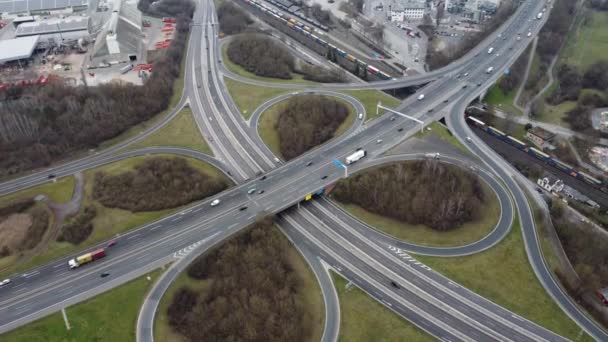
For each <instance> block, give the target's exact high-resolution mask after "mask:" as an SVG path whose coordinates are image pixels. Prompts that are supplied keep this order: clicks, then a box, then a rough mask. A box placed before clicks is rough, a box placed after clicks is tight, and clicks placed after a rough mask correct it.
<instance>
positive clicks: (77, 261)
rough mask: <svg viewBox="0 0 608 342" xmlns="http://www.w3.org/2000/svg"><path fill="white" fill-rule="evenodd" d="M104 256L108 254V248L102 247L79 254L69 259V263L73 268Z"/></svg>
mask: <svg viewBox="0 0 608 342" xmlns="http://www.w3.org/2000/svg"><path fill="white" fill-rule="evenodd" d="M104 256H106V250H105V249H104V248H100V249H97V250H94V251H92V252H90V253H86V254H83V255H80V256H77V257H75V258H74V259H70V261H68V265H69V266H70V268H72V269H73V268H77V267H80V266H81V265H84V264H88V263H89V262H91V261H95V260H97V259H101V258H103V257H104Z"/></svg>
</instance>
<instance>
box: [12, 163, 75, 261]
mask: <svg viewBox="0 0 608 342" xmlns="http://www.w3.org/2000/svg"><path fill="white" fill-rule="evenodd" d="M74 179H75V184H74V192H73V193H72V199H70V201H69V202H66V203H55V202H52V201H50V200H49V199H48V198H47V197H44V198H43V199H42V201H43V202H45V203H46V205H47V206H48V207H49V209H50V210H51V211H52V213H53V215H52V218H51V219H50V222H49V224H50V228H49V229H47V231H46V233H45V234H44V236H43V237H42V239H41V240H40V243H38V245H36V247H34V248H33V249H31V250H28V251H24V252H22V254H21V255H19V258H18V259H17V260H16V261H15V263H14V264H20V263H24V262H27V261H29V260H30V259H32V258H33V257H34V256H36V255H38V254H40V253H42V252H43V251H45V250H46V248H47V246H48V244H49V243H50V242H52V241H54V240H56V239H57V236H59V232H60V231H61V226H62V225H63V221H64V220H65V218H66V217H68V216H70V215H74V214H77V213H78V211H79V210H80V204H81V202H82V197H83V195H84V176H83V174H82V173H80V172H79V173H76V174H74ZM14 264H12V265H11V266H10V267H12V266H14ZM6 269H8V267H6V268H4V269H1V270H0V271H5V270H6Z"/></svg>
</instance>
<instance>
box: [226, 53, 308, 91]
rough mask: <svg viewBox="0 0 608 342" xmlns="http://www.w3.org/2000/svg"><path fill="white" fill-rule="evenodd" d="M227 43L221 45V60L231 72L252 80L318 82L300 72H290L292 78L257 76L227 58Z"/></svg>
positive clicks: (298, 82)
mask: <svg viewBox="0 0 608 342" xmlns="http://www.w3.org/2000/svg"><path fill="white" fill-rule="evenodd" d="M229 44H230V43H228V44H224V45H222V61H223V63H224V65H225V66H226V69H228V70H230V71H231V72H233V73H235V74H237V75H239V76H243V77H247V78H250V79H253V80H258V81H264V82H273V83H292V84H318V83H317V82H313V81H308V80H305V79H304V76H302V75H301V74H296V73H292V74H291V77H292V78H291V79H289V80H284V79H280V78H273V77H262V76H257V75H256V74H254V73H252V72H249V71H247V70H245V69H244V68H243V67H242V66H240V65H238V64H235V63H233V62H232V61H231V60H230V58H228V45H229Z"/></svg>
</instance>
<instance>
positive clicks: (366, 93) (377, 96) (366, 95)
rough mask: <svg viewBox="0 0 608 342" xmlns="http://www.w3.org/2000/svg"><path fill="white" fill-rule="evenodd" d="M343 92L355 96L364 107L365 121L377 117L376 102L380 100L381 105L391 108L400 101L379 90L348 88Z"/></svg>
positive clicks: (381, 111)
mask: <svg viewBox="0 0 608 342" xmlns="http://www.w3.org/2000/svg"><path fill="white" fill-rule="evenodd" d="M344 93H345V94H348V95H350V96H353V97H355V98H357V100H359V102H361V104H362V105H363V106H364V107H365V112H366V113H367V117H366V121H369V120H373V119H375V118H376V117H377V115H376V105H377V104H378V102H382V105H383V106H385V107H391V108H394V107H397V106H398V105H399V104H400V103H401V101H400V100H399V99H397V98H394V97H392V96H390V95H388V94H386V93H384V92H382V91H379V90H349V91H344ZM383 112H384V111H383V110H380V115H381V114H382V113H383Z"/></svg>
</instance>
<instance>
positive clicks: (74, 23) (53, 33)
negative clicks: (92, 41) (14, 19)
mask: <svg viewBox="0 0 608 342" xmlns="http://www.w3.org/2000/svg"><path fill="white" fill-rule="evenodd" d="M89 35H90V32H89V17H84V16H83V17H68V18H65V19H61V18H55V19H46V20H40V21H36V22H32V23H23V24H20V25H19V26H17V29H16V31H15V36H16V37H28V36H40V43H41V44H44V45H46V46H48V47H52V46H59V45H61V44H64V43H68V42H74V41H77V40H78V39H80V38H87V37H88V36H89Z"/></svg>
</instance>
